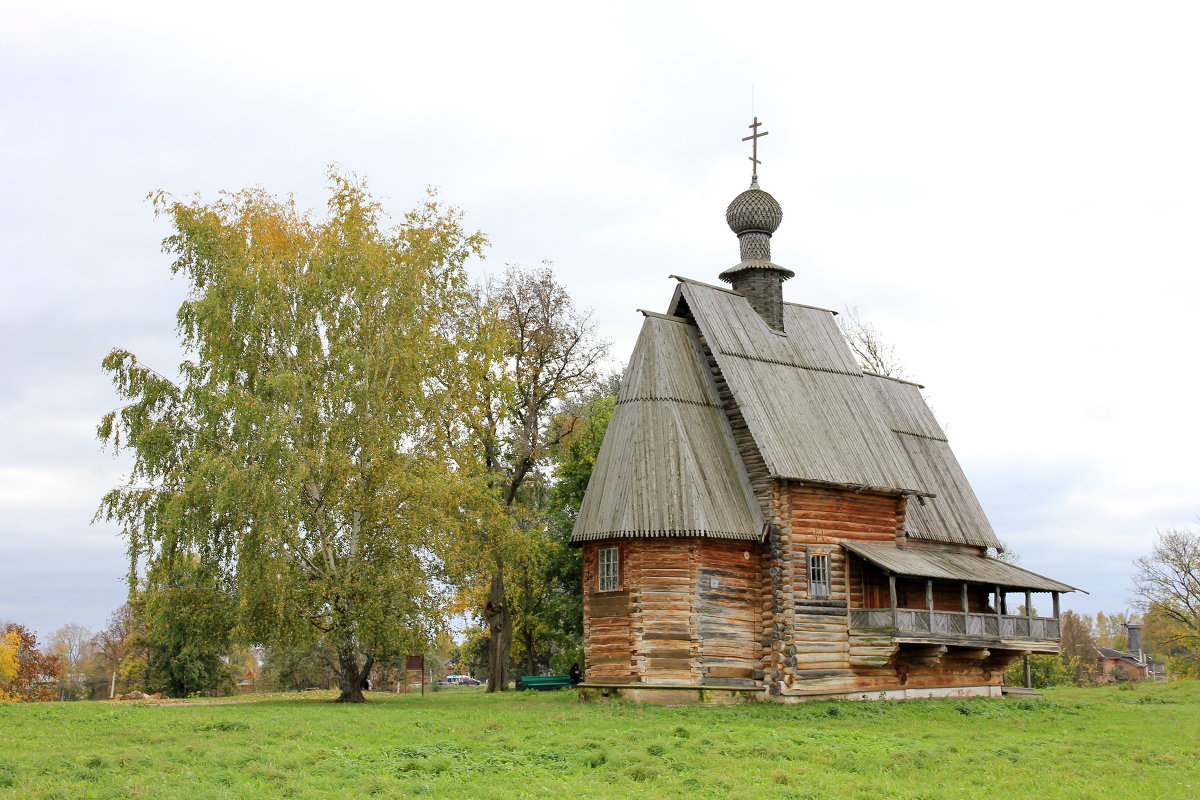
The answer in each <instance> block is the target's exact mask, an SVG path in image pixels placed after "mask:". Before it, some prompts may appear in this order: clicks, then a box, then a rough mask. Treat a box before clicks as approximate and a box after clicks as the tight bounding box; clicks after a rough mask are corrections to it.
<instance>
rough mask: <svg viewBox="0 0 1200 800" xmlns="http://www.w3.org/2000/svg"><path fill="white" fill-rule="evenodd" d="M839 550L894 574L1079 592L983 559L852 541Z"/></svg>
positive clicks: (845, 543)
mask: <svg viewBox="0 0 1200 800" xmlns="http://www.w3.org/2000/svg"><path fill="white" fill-rule="evenodd" d="M842 547H844V548H846V549H847V550H849V551H850V552H851V553H854V554H855V555H857V556H859V557H860V558H864V559H866V560H867V561H870V562H871V563H872V564H875V565H876V566H877V567H880V568H881V569H883V570H885V571H887V572H891V573H893V574H895V575H905V576H909V577H913V578H936V579H939V580H950V581H964V582H966V583H981V584H984V585H985V586H1004V587H1011V588H1015V589H1030V590H1032V591H1039V592H1077V591H1080V590H1079V589H1076V588H1075V587H1074V586H1071V585H1070V584H1066V583H1062V582H1061V581H1056V580H1053V579H1051V578H1047V577H1046V576H1044V575H1038V574H1037V573H1036V572H1030V571H1029V570H1027V569H1022V568H1021V567H1018V566H1015V565H1013V564H1007V563H1005V562H1003V561H997V560H996V559H994V558H986V557H984V556H974V555H968V554H966V553H943V552H941V551H937V550H926V549H918V548H915V547H909V548H899V547H895V546H893V545H885V544H870V543H867V542H852V541H843V542H842Z"/></svg>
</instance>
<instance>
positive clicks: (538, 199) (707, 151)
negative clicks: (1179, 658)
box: [0, 0, 1200, 635]
mask: <svg viewBox="0 0 1200 800" xmlns="http://www.w3.org/2000/svg"><path fill="white" fill-rule="evenodd" d="M1198 9H1200V6H1197V5H1196V4H1195V3H1175V4H1170V3H1154V2H1139V3H1136V4H1134V3H1125V4H1115V3H1111V4H1110V3H1104V2H1096V1H1095V0H1092V1H1091V2H1079V3H1056V2H1047V1H1046V0H1042V1H1041V2H1031V3H1023V2H1009V3H1003V4H998V3H997V4H986V7H985V4H979V3H961V2H948V3H920V2H909V3H879V4H868V3H800V2H789V3H786V4H784V3H778V4H777V3H770V2H758V3H752V4H751V3H747V4H744V5H741V6H738V5H737V4H732V3H729V2H721V3H650V2H639V3H621V2H608V3H588V4H572V3H563V2H547V3H522V2H515V3H494V2H493V3H455V2H440V3H386V4H385V3H378V4H373V3H365V4H364V3H354V2H342V3H340V4H336V5H331V4H328V3H323V4H306V3H299V2H289V3H286V4H280V5H277V6H275V5H272V6H268V5H265V4H258V3H254V2H246V1H245V0H243V1H242V2H236V3H232V2H206V3H203V4H199V5H189V6H180V5H178V4H167V3H161V2H154V3H127V2H126V3H122V2H115V3H94V2H81V3H58V2H53V1H52V0H43V2H39V3H27V2H16V0H0V11H2V16H3V19H4V23H3V24H2V25H0V274H2V278H0V342H2V344H3V347H2V349H0V422H2V423H3V424H2V425H0V620H3V619H12V620H16V621H20V622H24V623H27V624H29V625H31V626H32V627H34V628H35V629H37V630H38V631H39V632H41V633H42V634H43V635H48V634H49V633H50V632H51V631H53V630H54V629H55V628H57V627H59V626H60V625H62V624H64V623H67V622H79V623H82V624H84V625H87V626H89V627H92V628H98V627H100V626H102V625H103V624H104V622H105V619H106V618H107V616H108V614H109V612H110V611H111V610H112V609H113V608H115V607H116V606H117V605H119V604H120V603H121V602H122V601H123V599H124V595H125V588H124V585H123V583H122V573H123V571H124V568H125V564H124V545H123V542H122V541H121V540H120V539H119V537H118V536H117V534H116V531H115V528H114V527H113V526H111V525H107V524H95V525H92V524H90V520H91V517H92V514H93V513H94V511H95V509H96V506H97V503H98V500H99V498H100V496H101V495H102V494H103V493H104V492H105V491H106V490H107V489H108V488H111V487H112V486H113V485H115V484H116V483H117V482H119V481H120V479H121V476H122V475H123V473H124V472H125V470H126V469H127V467H128V462H127V461H126V460H125V459H123V458H122V459H114V458H113V457H112V456H111V455H110V454H105V453H101V452H100V450H99V444H98V442H97V440H96V439H95V426H96V423H97V422H98V420H99V419H100V416H101V415H102V414H103V413H105V412H106V411H108V410H110V409H111V408H113V407H114V406H115V405H116V397H115V394H114V392H113V391H112V388H111V386H110V385H109V383H108V382H107V379H106V377H105V376H104V374H102V372H101V369H100V361H101V359H102V358H103V356H104V355H105V354H106V353H107V352H108V350H109V349H111V348H112V347H114V346H120V347H123V348H126V349H129V350H131V351H133V352H134V353H136V354H138V355H139V356H140V357H141V358H142V359H143V360H145V361H146V362H148V363H149V364H151V365H157V366H161V367H162V368H164V369H168V370H169V369H171V368H173V367H174V365H175V364H177V363H178V361H179V360H180V358H181V355H180V353H179V351H178V349H177V347H176V345H175V332H174V314H175V310H176V308H177V307H178V305H179V303H180V301H181V300H182V296H183V289H184V287H183V285H182V282H180V281H174V280H172V279H171V277H170V273H169V269H168V258H167V257H166V256H164V255H163V254H162V253H161V252H160V244H159V243H160V241H161V240H162V238H163V237H164V236H165V235H166V233H167V230H166V228H165V227H164V224H163V222H162V221H158V220H155V219H154V217H153V214H152V210H151V208H150V206H149V205H148V204H147V203H146V202H145V196H146V194H147V193H148V192H150V191H152V190H155V189H164V190H167V191H169V192H172V193H174V194H177V195H185V194H189V193H192V192H199V193H201V194H202V195H203V196H205V197H209V198H211V197H213V196H214V194H215V193H216V192H217V191H219V190H221V189H239V188H242V187H246V186H251V185H261V186H264V187H266V188H268V189H270V190H272V191H275V192H278V193H281V194H285V193H289V192H294V193H295V194H296V195H297V197H298V199H299V201H300V202H301V204H303V205H306V206H310V207H320V206H322V205H323V203H324V172H325V168H326V165H328V164H330V163H336V164H339V165H341V166H342V168H344V169H345V170H349V171H353V172H357V173H359V174H362V175H365V176H367V178H368V180H369V181H370V184H371V186H372V188H373V190H374V191H375V193H376V194H377V195H380V196H382V197H384V198H385V199H386V203H387V206H388V207H389V208H390V209H391V210H392V212H393V213H394V214H395V215H396V216H397V217H398V216H400V215H401V214H402V213H403V212H404V211H405V210H406V209H408V208H410V207H412V206H413V205H414V204H416V203H417V202H419V201H420V199H421V198H422V195H423V193H424V191H425V188H426V187H429V186H435V187H438V190H439V192H440V194H441V197H442V198H443V199H444V200H446V201H448V202H449V203H452V204H454V205H457V206H459V207H461V208H462V209H464V210H465V211H466V212H467V214H468V216H467V223H468V224H469V225H470V226H472V227H475V228H478V229H481V230H483V231H484V232H486V233H487V234H488V235H489V237H490V238H491V242H492V246H491V248H490V250H489V255H488V259H487V261H485V262H483V263H482V264H478V265H475V266H474V267H473V269H474V270H475V271H476V272H479V271H481V270H487V271H492V272H498V271H500V270H501V269H503V266H504V264H506V263H520V264H526V265H532V264H536V263H538V262H540V261H542V260H543V259H550V260H553V262H554V263H555V265H556V267H557V270H558V274H559V276H560V279H561V280H562V282H563V283H565V284H566V285H567V287H568V288H569V289H570V291H571V292H572V294H573V295H574V296H575V297H576V298H577V299H578V301H579V302H580V303H581V304H583V305H585V306H590V307H592V308H593V309H594V310H595V314H596V318H597V320H598V323H599V326H600V329H601V331H602V332H603V334H604V335H605V336H607V337H608V338H610V339H611V340H613V342H614V343H615V345H614V352H615V353H616V355H617V357H618V358H619V359H622V360H623V359H624V358H626V357H627V356H628V353H629V352H630V350H631V349H632V345H633V341H634V337H635V336H636V333H637V330H638V328H639V326H640V323H641V318H640V316H639V315H638V314H637V313H636V311H635V309H636V308H649V309H655V310H660V311H664V310H666V305H667V302H668V300H669V299H670V295H671V292H672V290H673V288H674V281H672V280H669V279H668V277H667V276H668V275H670V274H672V273H677V274H681V275H686V276H688V277H693V278H696V279H699V280H707V281H711V282H716V276H717V274H718V273H719V272H721V271H722V270H723V269H725V268H727V267H729V266H732V265H733V264H734V263H736V262H737V260H738V249H737V242H736V239H735V238H734V236H733V234H731V233H730V232H729V230H728V228H727V227H726V226H725V223H724V211H725V207H726V205H727V204H728V202H729V200H730V199H732V198H733V197H734V195H736V194H737V193H738V192H740V191H741V190H743V189H744V188H746V185H747V183H748V178H749V169H748V167H749V162H748V161H747V156H748V155H749V153H748V148H747V146H746V145H743V144H742V143H741V142H740V141H739V140H740V138H741V137H742V136H744V135H746V133H747V132H748V131H747V130H746V126H747V124H748V123H749V122H750V119H751V117H752V115H753V114H757V115H758V116H759V117H760V118H761V119H762V120H763V121H764V123H765V129H766V130H768V131H769V132H770V134H769V135H768V136H767V137H766V138H765V139H763V140H762V141H761V147H760V151H759V155H760V158H761V159H762V162H763V164H762V167H761V168H760V178H761V184H762V186H763V188H764V189H767V190H768V191H770V192H771V193H772V194H774V195H775V197H776V198H777V199H778V200H779V202H780V203H781V204H782V206H783V210H784V222H783V225H782V227H781V228H780V230H779V231H778V233H776V235H775V237H774V239H773V242H772V244H773V256H774V261H775V262H776V263H779V264H782V265H784V266H787V267H790V268H791V269H793V270H795V272H796V277H795V278H794V279H793V280H791V281H790V282H788V283H787V284H786V285H785V288H784V294H785V298H786V299H788V300H792V301H795V302H800V303H807V304H811V305H817V306H823V307H826V308H833V309H842V308H843V307H845V306H847V305H850V306H857V308H858V311H859V314H860V316H861V317H862V318H863V319H864V320H867V321H869V322H871V323H872V324H874V325H875V326H876V327H877V328H878V329H879V330H880V331H882V333H883V334H884V336H885V338H886V339H887V340H889V341H890V342H891V343H893V344H894V345H895V347H896V349H897V351H898V353H899V355H900V358H901V360H902V361H903V362H904V364H905V365H906V367H907V369H908V372H909V373H910V374H911V375H912V376H913V377H914V378H915V379H916V380H918V381H920V382H922V383H924V384H925V385H926V386H927V387H928V388H927V396H928V398H929V400H930V402H931V404H932V405H933V408H934V410H935V412H936V413H937V415H938V416H939V418H940V419H941V421H942V423H943V425H944V426H945V427H946V429H947V431H948V434H949V436H950V440H951V444H952V445H953V446H954V448H955V451H956V453H957V454H958V457H959V459H960V461H961V462H962V464H963V467H964V469H965V470H966V472H967V475H968V477H969V478H970V479H971V481H972V483H973V485H974V487H975V490H976V492H977V494H978V495H979V496H980V499H981V500H982V502H983V505H984V508H985V509H986V510H987V512H988V514H989V516H990V518H991V520H992V522H993V525H994V526H995V528H996V530H997V532H998V533H999V535H1000V537H1001V538H1002V539H1003V540H1005V541H1006V542H1008V543H1009V545H1010V546H1011V548H1012V549H1014V550H1015V551H1017V553H1019V555H1020V556H1021V559H1022V563H1023V565H1024V566H1025V567H1027V568H1029V569H1032V570H1034V571H1036V572H1039V573H1043V574H1047V575H1050V576H1052V577H1054V578H1058V579H1060V580H1063V581H1066V582H1067V583H1070V584H1073V585H1076V586H1080V587H1083V588H1085V589H1087V590H1088V591H1089V592H1091V594H1090V595H1088V596H1084V595H1068V596H1067V598H1066V599H1065V603H1064V606H1065V607H1070V608H1075V609H1076V610H1080V611H1085V612H1094V611H1097V610H1105V611H1116V610H1121V609H1124V608H1126V607H1127V605H1128V600H1129V597H1130V593H1129V584H1130V561H1131V560H1132V559H1133V558H1135V557H1137V556H1139V555H1142V554H1145V553H1147V552H1148V551H1149V549H1150V547H1151V546H1152V543H1153V541H1154V535H1155V530H1156V528H1165V527H1173V526H1174V527H1178V526H1185V525H1189V524H1193V523H1195V522H1196V514H1197V512H1198V511H1200V458H1198V457H1197V454H1198V453H1200V433H1198V431H1197V423H1196V414H1195V409H1196V406H1197V398H1198V397H1200V391H1198V389H1200V380H1198V379H1197V374H1196V373H1197V363H1196V361H1197V358H1196V343H1197V333H1196V330H1197V326H1196V317H1195V308H1196V306H1197V304H1198V303H1200V277H1198V274H1200V270H1198V269H1197V268H1198V266H1200V236H1198V235H1197V234H1198V231H1197V220H1200V145H1198V143H1200V92H1198V91H1197V85H1196V84H1197V80H1198V78H1200V48H1198V47H1197V46H1196V42H1197V41H1200V10H1198Z"/></svg>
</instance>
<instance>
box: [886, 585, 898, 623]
mask: <svg viewBox="0 0 1200 800" xmlns="http://www.w3.org/2000/svg"><path fill="white" fill-rule="evenodd" d="M888 599H889V600H891V603H892V628H894V629H896V630H899V629H900V615H899V614H898V613H896V576H895V575H894V574H891V573H889V574H888Z"/></svg>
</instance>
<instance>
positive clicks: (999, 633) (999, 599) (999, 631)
mask: <svg viewBox="0 0 1200 800" xmlns="http://www.w3.org/2000/svg"><path fill="white" fill-rule="evenodd" d="M993 588H995V590H996V638H997V639H999V638H1000V637H1001V636H1002V635H1003V632H1004V626H1003V624H1002V623H1001V621H1000V617H1001V616H1002V615H1003V614H1004V611H1003V609H1002V608H1001V603H1003V602H1004V599H1003V597H1001V595H1000V587H999V586H996V587H993Z"/></svg>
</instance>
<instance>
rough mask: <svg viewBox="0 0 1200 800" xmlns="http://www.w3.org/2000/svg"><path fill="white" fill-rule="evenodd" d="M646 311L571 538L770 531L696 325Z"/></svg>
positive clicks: (755, 535) (738, 535) (752, 536)
mask: <svg viewBox="0 0 1200 800" xmlns="http://www.w3.org/2000/svg"><path fill="white" fill-rule="evenodd" d="M644 313H646V319H645V321H644V322H643V324H642V331H641V334H640V335H639V336H638V341H637V345H636V346H635V347H634V350H633V355H632V356H631V357H630V360H629V366H628V368H627V369H626V372H625V377H624V379H623V380H622V382H621V391H620V393H619V394H618V396H617V403H616V406H615V407H614V409H613V416H612V421H611V422H610V423H609V426H608V431H607V433H606V434H605V437H604V441H603V443H602V444H601V447H600V452H599V454H598V455H597V458H596V466H595V470H594V471H593V473H592V479H591V483H590V484H589V485H588V491H587V494H586V496H585V497H584V500H583V504H582V507H581V508H580V509H579V518H578V519H577V520H576V522H575V528H574V531H573V533H572V535H571V541H572V542H583V541H589V540H593V539H609V538H617V537H626V536H630V537H643V536H705V537H714V538H721V539H746V540H757V539H760V538H761V537H762V534H763V520H762V516H761V512H760V510H759V506H758V504H757V503H756V502H755V501H754V495H753V491H752V490H751V488H750V483H749V480H748V478H747V477H746V473H745V470H744V469H743V468H742V466H741V464H740V463H739V462H735V459H736V458H737V455H736V451H735V449H734V445H733V438H732V434H731V432H730V430H729V423H728V421H727V420H726V418H725V414H724V412H723V411H722V410H721V408H720V406H719V405H718V403H717V398H716V394H715V387H714V386H713V384H712V379H711V377H709V375H708V374H707V370H706V369H705V366H704V363H703V362H702V360H701V359H702V356H701V352H700V349H699V344H698V341H697V338H696V330H695V328H694V327H693V326H692V325H690V324H688V323H687V321H686V320H681V319H673V318H671V317H666V316H663V315H659V314H651V313H649V312H644Z"/></svg>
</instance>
